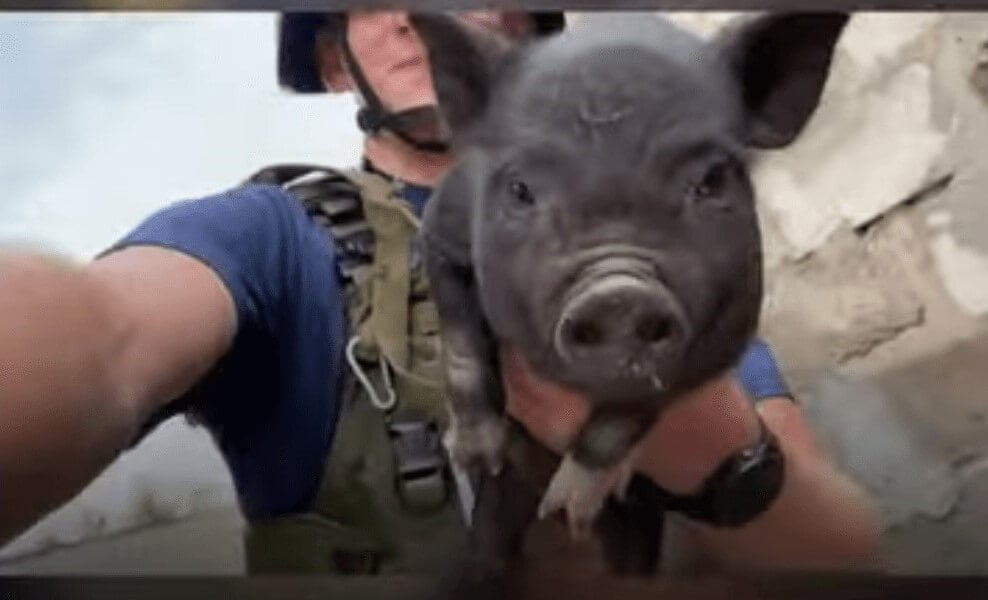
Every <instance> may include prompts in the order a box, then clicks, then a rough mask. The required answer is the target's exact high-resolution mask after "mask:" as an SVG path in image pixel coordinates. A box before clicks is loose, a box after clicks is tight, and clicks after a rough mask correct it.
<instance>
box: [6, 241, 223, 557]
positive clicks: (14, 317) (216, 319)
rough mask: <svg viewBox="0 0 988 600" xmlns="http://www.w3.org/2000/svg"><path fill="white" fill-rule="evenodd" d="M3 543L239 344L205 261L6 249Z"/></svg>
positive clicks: (161, 253) (81, 482)
mask: <svg viewBox="0 0 988 600" xmlns="http://www.w3.org/2000/svg"><path fill="white" fill-rule="evenodd" d="M0 282H2V283H0V316H2V317H0V415H2V425H0V544H3V543H4V542H5V541H7V540H9V539H11V538H12V537H13V536H15V535H17V534H18V533H20V532H22V531H23V530H24V529H26V528H27V527H29V526H30V525H31V524H33V523H34V521H36V520H37V519H39V518H40V517H41V516H42V515H44V514H45V513H47V512H50V511H51V510H54V509H55V508H57V507H58V506H59V505H61V504H63V503H64V502H66V501H68V500H69V499H71V498H72V497H73V496H75V495H76V494H77V493H78V492H80V491H81V490H82V489H83V488H84V487H85V485H86V484H88V483H89V482H90V481H91V480H92V479H93V478H94V477H95V476H96V475H98V474H99V473H100V472H101V471H102V470H103V469H104V468H105V467H106V466H108V465H109V464H110V463H111V462H112V461H113V460H114V458H116V456H117V455H118V453H119V452H120V451H121V450H123V449H124V448H126V446H127V445H128V444H129V443H130V442H131V441H132V439H133V436H134V435H135V434H136V433H137V431H138V428H139V427H140V425H141V423H142V422H143V420H144V419H145V418H146V417H147V416H148V415H149V414H150V413H151V412H152V411H153V410H154V409H155V408H157V407H159V406H160V405H162V404H163V403H164V402H166V401H167V400H170V399H172V398H174V397H176V396H178V395H180V394H181V393H182V392H183V391H185V390H186V389H188V388H189V387H191V386H192V385H193V383H194V382H195V381H197V380H198V379H199V378H200V377H202V376H203V375H204V374H205V373H206V372H207V371H208V370H209V368H210V367H211V365H213V364H214V363H215V362H216V360H218V358H219V357H220V356H222V354H223V353H224V352H225V351H226V349H227V348H228V347H229V345H230V342H231V339H232V335H233V332H234V329H235V317H234V315H235V313H234V309H233V302H232V300H231V298H230V296H229V294H228V292H227V291H226V288H224V286H223V285H222V284H221V282H220V280H219V278H218V277H217V276H216V275H215V274H214V273H213V272H212V271H211V270H210V269H209V268H208V267H206V266H205V265H204V264H202V263H200V262H197V261H196V260H194V259H192V258H190V257H188V256H185V255H183V254H180V253H178V252H176V251H172V250H166V249H161V248H152V247H132V248H128V249H125V250H121V251H119V252H116V253H113V254H110V255H108V256H106V257H105V258H102V259H100V260H97V261H94V262H92V263H91V264H89V265H87V266H84V267H80V266H76V265H72V264H69V263H68V262H67V261H64V260H61V259H58V258H54V257H48V256H41V255H37V254H25V253H14V252H7V253H3V252H0Z"/></svg>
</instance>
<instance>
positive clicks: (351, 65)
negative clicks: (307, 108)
mask: <svg viewBox="0 0 988 600" xmlns="http://www.w3.org/2000/svg"><path fill="white" fill-rule="evenodd" d="M340 48H341V49H342V51H343V60H344V62H345V63H346V68H347V70H348V71H349V72H350V76H351V77H353V81H354V83H355V84H356V85H357V91H358V92H359V93H360V96H361V97H362V98H363V101H364V106H363V107H361V108H360V110H359V111H358V112H357V126H358V127H360V130H361V131H363V132H364V133H367V134H370V135H376V134H378V133H380V132H381V131H382V130H387V131H390V132H391V133H392V134H394V135H395V136H397V137H398V138H399V139H400V140H401V141H403V142H405V143H406V144H408V145H409V146H411V147H413V148H415V149H416V150H419V151H422V152H435V153H443V152H447V151H448V150H449V144H448V143H447V142H446V141H444V140H441V139H436V137H435V136H434V135H433V136H430V138H429V139H422V138H419V137H416V136H415V134H414V131H415V130H416V129H418V128H424V129H427V130H430V132H432V133H434V132H435V131H436V130H437V129H438V125H439V123H440V115H439V110H438V108H437V107H435V106H416V107H413V108H408V109H405V110H401V111H397V112H390V111H388V110H387V109H386V108H384V104H383V103H382V102H381V100H380V98H378V97H377V94H375V93H374V90H373V88H371V86H370V84H369V83H368V82H367V78H366V77H364V72H363V70H362V69H361V68H360V64H359V63H358V62H357V59H356V57H354V55H353V50H351V48H350V42H349V41H348V40H347V35H346V27H345V26H344V28H343V32H342V35H340Z"/></svg>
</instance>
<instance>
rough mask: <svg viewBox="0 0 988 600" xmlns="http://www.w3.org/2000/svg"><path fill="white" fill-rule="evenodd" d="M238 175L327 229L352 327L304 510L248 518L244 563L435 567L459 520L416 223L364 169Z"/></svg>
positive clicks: (335, 568) (258, 566) (349, 568)
mask: <svg viewBox="0 0 988 600" xmlns="http://www.w3.org/2000/svg"><path fill="white" fill-rule="evenodd" d="M248 182H251V183H266V184H272V185H279V186H282V187H284V188H285V189H287V190H289V191H290V192H291V193H292V195H293V196H295V197H297V198H298V199H299V200H300V201H301V202H302V205H303V206H304V207H305V209H306V211H307V212H308V213H309V215H310V216H311V217H312V218H313V220H314V221H315V222H317V223H319V224H321V225H322V226H323V227H324V228H325V229H326V231H327V235H328V236H329V237H330V238H331V240H332V243H333V244H334V246H335V248H336V254H337V264H338V265H339V266H340V272H341V275H342V278H343V282H344V283H345V288H344V289H345V294H346V311H347V322H348V329H349V330H350V336H352V337H351V342H352V343H350V344H347V349H348V352H347V355H348V363H352V364H351V367H352V372H347V373H346V375H345V377H344V386H343V389H344V393H343V395H342V398H341V399H340V405H341V408H340V413H339V417H338V419H337V424H336V435H335V437H334V441H333V447H332V448H331V450H330V453H329V455H328V456H327V459H326V466H325V469H324V473H323V476H322V479H321V481H320V485H319V488H318V491H317V494H316V498H315V499H314V501H313V505H312V508H311V509H310V510H309V511H308V512H306V513H303V514H296V515H290V516H287V517H282V518H278V519H264V520H256V519H255V520H253V521H252V522H251V526H250V528H249V533H248V534H247V536H246V538H245V539H246V542H247V557H248V564H249V566H250V572H271V571H281V572H284V571H286V570H302V571H310V572H340V573H343V572H355V573H371V572H377V571H378V570H379V569H381V570H388V569H389V567H388V565H391V567H390V568H398V569H399V570H401V569H409V568H414V565H415V564H416V563H421V564H430V563H431V564H438V563H436V562H435V561H442V560H443V558H442V557H440V555H439V554H436V551H437V550H438V552H440V553H443V552H449V551H450V547H449V543H455V541H454V540H459V539H461V537H460V536H461V535H462V533H463V532H464V531H465V529H464V524H463V522H462V520H461V517H460V515H459V512H458V511H457V510H456V508H457V507H456V502H455V501H451V500H454V498H453V494H452V493H451V490H452V487H453V486H452V483H451V482H450V481H449V479H450V474H449V469H448V468H447V465H446V461H445V453H444V450H443V448H442V446H441V443H440V439H441V437H440V431H441V429H442V428H443V427H445V425H446V418H447V415H446V411H445V408H444V395H443V392H444V386H443V385H442V381H443V373H444V372H443V370H442V356H441V353H440V351H439V318H438V314H437V312H436V309H435V305H434V304H433V303H432V301H431V299H430V296H429V290H428V282H427V280H426V277H425V274H424V269H423V268H422V264H421V260H420V256H417V255H416V252H417V248H416V246H415V245H416V244H417V233H418V230H419V225H420V223H419V220H418V218H416V216H415V215H414V214H413V213H412V211H411V210H410V208H409V206H408V205H407V203H406V202H405V201H404V200H403V199H402V198H401V197H400V196H399V195H398V193H397V191H396V189H395V188H394V187H393V185H392V184H391V182H389V181H388V180H387V179H385V178H383V177H381V176H378V175H375V174H371V173H366V172H362V171H353V172H351V171H338V170H335V169H331V168H326V167H317V166H311V165H281V166H274V167H269V168H267V169H264V170H262V171H260V172H258V173H257V174H255V175H254V176H253V177H251V178H250V179H249V180H248ZM327 343H328V342H327ZM358 374H359V375H361V376H362V378H363V379H364V380H365V381H363V382H361V381H360V379H358V378H357V377H355V375H358ZM389 385H390V386H393V389H394V392H395V394H396V397H397V399H398V402H397V403H396V404H395V405H394V406H393V407H387V410H381V409H380V408H379V407H378V406H375V404H374V403H372V402H371V398H370V395H369V392H371V391H374V390H376V391H377V392H376V393H377V394H378V395H380V396H382V397H386V395H387V388H388V386H389ZM443 542H446V543H445V544H444V543H443ZM268 546H270V548H269V547H268ZM437 546H438V547H437ZM443 546H445V548H443ZM313 555H315V556H313ZM395 565H401V566H400V567H395Z"/></svg>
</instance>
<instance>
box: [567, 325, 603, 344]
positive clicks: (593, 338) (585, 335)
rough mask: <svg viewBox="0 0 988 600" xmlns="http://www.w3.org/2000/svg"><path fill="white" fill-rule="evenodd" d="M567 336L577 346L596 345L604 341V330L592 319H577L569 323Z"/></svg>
mask: <svg viewBox="0 0 988 600" xmlns="http://www.w3.org/2000/svg"><path fill="white" fill-rule="evenodd" d="M569 337H570V340H571V341H572V342H573V343H574V344H576V345H578V346H598V345H600V344H601V343H602V342H603V341H604V332H603V331H602V330H601V329H600V327H598V326H597V324H596V323H593V322H592V321H577V322H575V323H572V324H571V325H570V330H569Z"/></svg>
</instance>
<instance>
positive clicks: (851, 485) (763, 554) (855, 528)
mask: <svg viewBox="0 0 988 600" xmlns="http://www.w3.org/2000/svg"><path fill="white" fill-rule="evenodd" d="M759 409H760V410H759V412H760V413H761V415H762V418H763V419H764V420H765V423H766V424H767V425H768V426H769V427H770V428H771V429H772V430H773V431H774V432H775V433H776V435H777V436H778V438H779V440H780V444H781V445H782V449H783V452H784V454H785V456H786V472H785V481H784V485H783V488H782V491H781V492H780V494H779V496H778V497H777V498H776V500H775V502H774V503H773V504H772V505H771V506H770V507H769V508H768V509H767V510H766V511H765V512H764V513H763V514H762V515H760V516H759V517H758V518H757V519H756V520H754V521H752V522H751V523H749V524H747V525H745V526H743V527H740V528H738V529H727V528H725V529H719V528H712V527H708V526H704V525H700V524H696V525H695V526H694V527H693V529H694V533H695V535H696V538H697V541H698V542H699V543H700V545H701V547H702V549H703V550H704V551H705V553H706V554H708V555H709V556H710V557H711V558H713V559H714V560H716V561H718V562H720V563H722V564H723V565H724V566H727V567H740V568H756V569H817V568H824V569H856V568H862V569H868V568H875V567H877V566H878V565H877V554H878V535H879V522H878V516H877V513H876V511H875V508H874V507H873V505H872V503H871V500H870V499H869V497H868V496H867V494H866V493H865V492H864V491H863V490H862V489H861V488H860V487H859V486H858V485H857V484H856V483H855V482H853V481H851V480H850V479H849V478H848V477H846V476H845V475H843V474H841V473H840V472H839V471H837V470H836V469H835V468H834V467H833V466H832V465H831V464H830V463H829V461H827V460H826V458H825V457H824V456H823V455H822V453H821V452H820V451H819V449H818V448H817V447H816V445H815V443H814V441H813V436H812V434H811V432H810V431H809V429H808V427H807V425H806V423H805V421H804V420H803V419H802V416H801V414H800V408H799V407H798V406H797V405H796V404H794V403H792V402H791V401H790V400H788V399H785V398H778V399H770V400H767V401H764V402H762V403H760V405H759Z"/></svg>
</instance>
